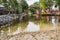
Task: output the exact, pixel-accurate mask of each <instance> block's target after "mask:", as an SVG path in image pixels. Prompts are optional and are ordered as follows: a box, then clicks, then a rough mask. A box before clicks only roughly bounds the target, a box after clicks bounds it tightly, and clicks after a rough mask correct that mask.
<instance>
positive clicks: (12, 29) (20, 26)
mask: <svg viewBox="0 0 60 40" xmlns="http://www.w3.org/2000/svg"><path fill="white" fill-rule="evenodd" d="M55 29H56V28H54V27H53V25H52V24H51V23H40V22H33V21H29V22H20V23H17V24H15V25H12V26H9V27H5V28H2V29H1V30H0V32H1V33H0V34H1V35H3V34H6V35H15V34H18V33H21V32H35V31H40V30H55Z"/></svg>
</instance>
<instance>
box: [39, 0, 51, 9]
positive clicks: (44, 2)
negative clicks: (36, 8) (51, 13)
mask: <svg viewBox="0 0 60 40" xmlns="http://www.w3.org/2000/svg"><path fill="white" fill-rule="evenodd" d="M39 4H40V8H41V9H45V8H48V7H51V5H52V0H40V2H39Z"/></svg>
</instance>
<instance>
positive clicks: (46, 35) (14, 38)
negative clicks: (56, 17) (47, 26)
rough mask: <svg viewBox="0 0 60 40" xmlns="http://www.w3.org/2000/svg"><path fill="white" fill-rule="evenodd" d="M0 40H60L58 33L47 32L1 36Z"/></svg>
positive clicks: (59, 33) (55, 31)
mask: <svg viewBox="0 0 60 40" xmlns="http://www.w3.org/2000/svg"><path fill="white" fill-rule="evenodd" d="M0 40H60V31H57V30H49V31H46V30H45V31H39V32H25V33H19V34H16V35H10V36H6V35H5V36H3V37H2V36H1V37H0Z"/></svg>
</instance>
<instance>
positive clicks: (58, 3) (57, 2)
mask: <svg viewBox="0 0 60 40" xmlns="http://www.w3.org/2000/svg"><path fill="white" fill-rule="evenodd" d="M55 1H56V4H57V6H59V10H60V0H55Z"/></svg>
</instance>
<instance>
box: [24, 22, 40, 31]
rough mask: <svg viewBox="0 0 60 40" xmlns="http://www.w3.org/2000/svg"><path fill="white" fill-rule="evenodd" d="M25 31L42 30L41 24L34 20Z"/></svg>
mask: <svg viewBox="0 0 60 40" xmlns="http://www.w3.org/2000/svg"><path fill="white" fill-rule="evenodd" d="M25 31H27V32H35V31H40V27H39V25H36V24H34V23H33V22H29V24H28V25H27V28H26V29H25Z"/></svg>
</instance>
